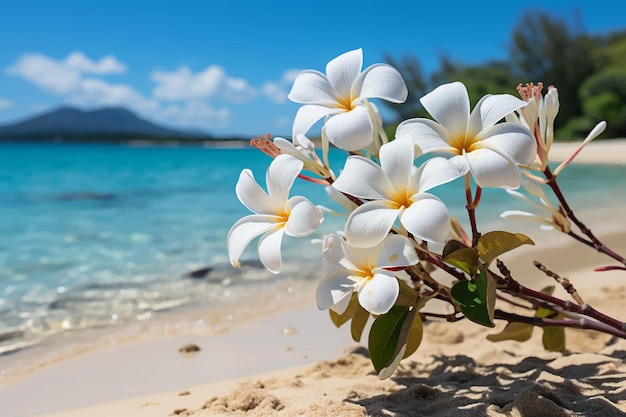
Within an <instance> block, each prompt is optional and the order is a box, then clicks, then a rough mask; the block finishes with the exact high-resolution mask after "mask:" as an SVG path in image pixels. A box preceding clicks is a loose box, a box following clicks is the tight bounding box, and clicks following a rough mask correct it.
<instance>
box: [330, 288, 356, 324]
mask: <svg viewBox="0 0 626 417" xmlns="http://www.w3.org/2000/svg"><path fill="white" fill-rule="evenodd" d="M359 307H360V305H359V299H358V298H357V294H356V293H355V292H353V293H352V296H351V298H350V304H348V307H347V308H346V311H344V312H343V313H342V314H339V313H337V312H336V311H334V310H332V309H329V310H328V312H329V314H330V319H331V320H332V322H333V324H334V325H335V326H336V327H341V326H343V325H344V324H345V323H347V322H348V321H349V320H350V319H351V318H352V316H354V313H355V312H356V311H357V309H358V308H359Z"/></svg>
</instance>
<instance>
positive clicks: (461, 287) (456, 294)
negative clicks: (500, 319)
mask: <svg viewBox="0 0 626 417" xmlns="http://www.w3.org/2000/svg"><path fill="white" fill-rule="evenodd" d="M450 293H451V295H452V298H454V300H455V301H456V302H457V303H458V304H459V306H460V307H461V311H462V312H463V314H464V315H465V317H467V318H468V319H470V320H471V321H473V322H475V323H478V324H480V325H483V326H487V327H494V326H495V324H494V323H493V315H494V308H495V304H496V283H495V280H494V279H493V278H492V277H491V276H490V275H489V273H488V272H487V271H486V270H484V269H481V271H480V273H479V274H478V276H477V277H476V281H475V282H472V281H459V282H457V283H456V284H454V285H453V286H452V290H451V292H450Z"/></svg>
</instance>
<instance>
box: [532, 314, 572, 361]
mask: <svg viewBox="0 0 626 417" xmlns="http://www.w3.org/2000/svg"><path fill="white" fill-rule="evenodd" d="M535 317H538V318H541V319H543V318H551V319H559V318H563V315H562V314H560V313H557V312H556V311H554V310H551V309H549V308H544V307H540V308H538V309H537V313H536V314H535ZM541 340H542V342H543V347H544V348H545V349H546V350H548V351H550V352H563V351H564V350H565V329H564V328H563V327H556V326H550V327H544V328H543V337H542V339H541Z"/></svg>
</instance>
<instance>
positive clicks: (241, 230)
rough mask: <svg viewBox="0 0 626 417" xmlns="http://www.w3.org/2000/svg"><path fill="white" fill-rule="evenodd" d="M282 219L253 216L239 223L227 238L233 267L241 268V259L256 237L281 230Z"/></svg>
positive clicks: (231, 229) (232, 228)
mask: <svg viewBox="0 0 626 417" xmlns="http://www.w3.org/2000/svg"><path fill="white" fill-rule="evenodd" d="M280 221H282V219H280V218H279V217H276V216H263V215H259V214H253V215H250V216H246V217H244V218H242V219H240V220H239V221H237V222H236V223H235V224H234V225H233V227H231V228H230V230H229V232H228V237H227V238H226V242H227V247H228V257H229V259H230V263H231V264H232V265H233V266H236V267H238V266H239V258H240V257H241V254H242V253H243V251H244V250H245V249H246V247H247V246H248V244H249V243H250V242H251V241H252V239H254V238H255V237H257V236H259V235H261V234H263V233H266V232H268V231H270V230H275V229H278V228H280V223H279V222H280Z"/></svg>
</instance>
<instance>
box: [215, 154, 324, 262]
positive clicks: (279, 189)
mask: <svg viewBox="0 0 626 417" xmlns="http://www.w3.org/2000/svg"><path fill="white" fill-rule="evenodd" d="M302 166H303V163H302V161H300V160H298V159H297V158H295V157H293V156H291V155H279V156H277V157H276V158H275V159H274V160H273V161H272V163H271V164H270V166H269V168H268V169H267V175H266V184H267V190H268V192H267V193H266V192H265V191H264V190H263V189H262V188H261V187H260V186H259V185H258V184H257V182H256V181H255V179H254V176H253V175H252V171H250V170H249V169H244V170H243V171H242V172H241V174H240V176H239V181H237V186H236V189H235V190H236V194H237V197H238V198H239V201H241V202H242V203H243V205H244V206H246V207H247V208H248V209H249V210H250V211H252V212H254V213H256V214H251V215H249V216H246V217H244V218H242V219H240V220H239V221H238V222H236V223H235V224H234V225H233V227H232V228H231V229H230V231H229V232H228V239H227V241H228V256H229V258H230V262H231V264H233V266H235V267H238V266H239V265H240V264H239V258H240V256H241V254H242V253H243V251H244V249H245V248H246V247H247V246H248V244H249V243H250V242H251V241H252V240H253V239H254V238H255V237H257V236H259V235H262V236H261V239H260V240H259V245H258V251H259V259H260V260H261V263H262V264H263V265H264V266H265V268H267V270H268V271H270V272H273V273H275V274H277V273H278V272H280V268H281V265H282V259H281V254H280V246H281V241H282V238H283V234H287V235H289V236H295V237H303V236H308V235H310V234H311V233H313V232H314V231H315V229H317V228H318V227H319V225H320V224H321V223H322V221H323V219H324V216H323V214H322V211H321V210H320V209H318V208H317V207H315V206H314V205H313V204H312V203H311V202H310V201H309V200H307V199H306V198H304V197H299V196H297V197H292V198H289V191H290V189H291V186H292V185H293V182H294V180H295V179H296V177H297V176H298V174H299V173H300V170H301V169H302Z"/></svg>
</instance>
